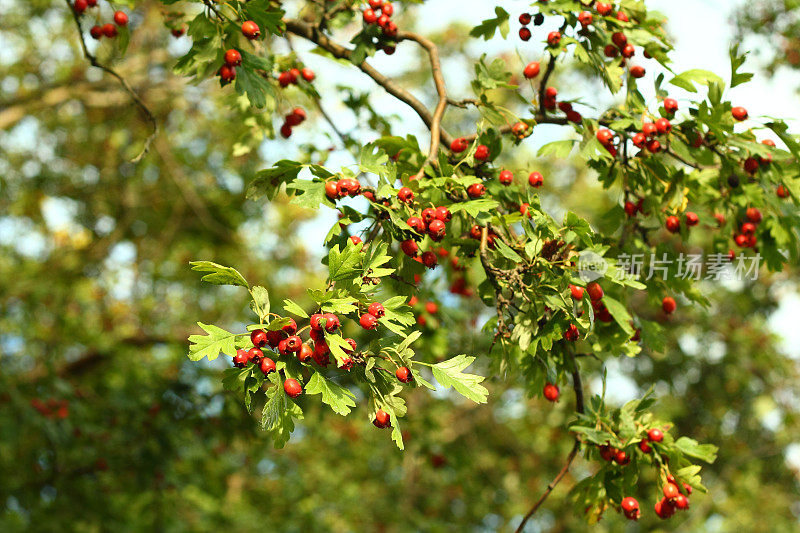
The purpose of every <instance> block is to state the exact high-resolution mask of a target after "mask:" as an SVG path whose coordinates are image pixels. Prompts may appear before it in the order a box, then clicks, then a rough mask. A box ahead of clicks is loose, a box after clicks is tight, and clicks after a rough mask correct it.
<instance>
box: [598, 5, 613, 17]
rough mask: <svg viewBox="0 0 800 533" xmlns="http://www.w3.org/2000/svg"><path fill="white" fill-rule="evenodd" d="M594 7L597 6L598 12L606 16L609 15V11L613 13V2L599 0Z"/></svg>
mask: <svg viewBox="0 0 800 533" xmlns="http://www.w3.org/2000/svg"><path fill="white" fill-rule="evenodd" d="M594 8H595V9H596V10H597V12H598V13H599V14H600V15H602V16H606V15H608V14H609V13H611V10H612V9H613V8H612V7H611V4H609V3H607V2H597V3H596V4H595V5H594Z"/></svg>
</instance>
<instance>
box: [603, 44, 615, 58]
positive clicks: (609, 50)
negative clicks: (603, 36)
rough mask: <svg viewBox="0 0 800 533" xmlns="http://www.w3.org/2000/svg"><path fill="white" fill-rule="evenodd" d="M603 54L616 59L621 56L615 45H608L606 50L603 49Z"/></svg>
mask: <svg viewBox="0 0 800 533" xmlns="http://www.w3.org/2000/svg"><path fill="white" fill-rule="evenodd" d="M603 54H605V56H606V57H610V58H614V57H617V54H619V50H618V49H617V47H616V46H614V45H613V44H607V45H606V46H605V48H603Z"/></svg>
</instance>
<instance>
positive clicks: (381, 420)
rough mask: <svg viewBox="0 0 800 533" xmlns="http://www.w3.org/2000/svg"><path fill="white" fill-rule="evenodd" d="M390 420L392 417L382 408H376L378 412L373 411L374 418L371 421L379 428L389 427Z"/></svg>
mask: <svg viewBox="0 0 800 533" xmlns="http://www.w3.org/2000/svg"><path fill="white" fill-rule="evenodd" d="M391 422H392V418H391V417H390V416H389V413H387V412H386V411H384V410H383V409H378V412H377V413H375V420H373V421H372V423H373V424H374V425H375V427H377V428H380V429H383V428H386V427H389V425H390V424H391Z"/></svg>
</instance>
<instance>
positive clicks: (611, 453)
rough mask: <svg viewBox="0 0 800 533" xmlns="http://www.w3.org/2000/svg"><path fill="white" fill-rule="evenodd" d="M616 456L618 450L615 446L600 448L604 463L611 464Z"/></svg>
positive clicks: (606, 445) (605, 445)
mask: <svg viewBox="0 0 800 533" xmlns="http://www.w3.org/2000/svg"><path fill="white" fill-rule="evenodd" d="M616 455H617V449H616V448H614V447H613V446H609V445H608V444H604V445H602V446H600V457H602V458H603V460H604V461H608V462H611V461H613V460H614V457H615V456H616Z"/></svg>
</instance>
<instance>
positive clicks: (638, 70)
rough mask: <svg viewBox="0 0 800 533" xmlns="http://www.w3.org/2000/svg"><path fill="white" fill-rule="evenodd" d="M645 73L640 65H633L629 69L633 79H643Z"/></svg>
mask: <svg viewBox="0 0 800 533" xmlns="http://www.w3.org/2000/svg"><path fill="white" fill-rule="evenodd" d="M645 72H646V71H645V70H644V67H643V66H641V65H634V66H632V67H631V76H633V77H634V78H644V75H645Z"/></svg>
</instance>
